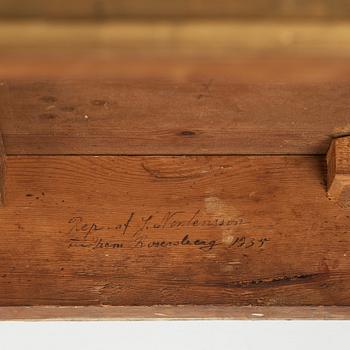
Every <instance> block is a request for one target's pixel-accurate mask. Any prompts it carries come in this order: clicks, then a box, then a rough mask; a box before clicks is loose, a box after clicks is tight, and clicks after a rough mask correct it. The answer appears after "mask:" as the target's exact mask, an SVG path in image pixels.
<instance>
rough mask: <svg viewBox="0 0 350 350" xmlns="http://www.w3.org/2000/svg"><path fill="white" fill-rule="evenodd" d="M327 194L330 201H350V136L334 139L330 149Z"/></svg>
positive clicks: (328, 154)
mask: <svg viewBox="0 0 350 350" xmlns="http://www.w3.org/2000/svg"><path fill="white" fill-rule="evenodd" d="M327 192H328V196H329V198H330V199H334V200H337V201H340V200H342V201H344V200H345V201H350V136H345V137H339V138H335V139H333V140H332V143H331V145H330V147H329V150H328V153H327Z"/></svg>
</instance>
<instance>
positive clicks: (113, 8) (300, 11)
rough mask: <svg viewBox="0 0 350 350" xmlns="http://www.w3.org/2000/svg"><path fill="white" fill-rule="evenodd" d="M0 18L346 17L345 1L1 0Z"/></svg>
mask: <svg viewBox="0 0 350 350" xmlns="http://www.w3.org/2000/svg"><path fill="white" fill-rule="evenodd" d="M0 15H1V16H3V17H40V18H93V19H103V18H115V17H117V18H119V17H142V18H145V17H146V18H147V17H152V18H153V17H168V18H169V17H170V18H177V17H218V16H220V17H238V18H247V17H248V18H251V17H263V18H274V17H282V18H305V17H311V18H324V19H333V18H348V17H349V16H350V8H349V2H348V1H346V0H308V1H307V2H305V1H302V0H293V1H290V0H280V1H275V0H254V1H230V0H218V1H215V2H213V1H210V0H200V1H198V0H187V1H186V0H177V1H170V0H134V1H132V2H130V1H126V0H99V1H95V0H74V1H67V0H51V1H49V2H47V1H44V0H30V1H28V0H2V1H1V3H0Z"/></svg>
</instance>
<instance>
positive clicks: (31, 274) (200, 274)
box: [0, 156, 350, 317]
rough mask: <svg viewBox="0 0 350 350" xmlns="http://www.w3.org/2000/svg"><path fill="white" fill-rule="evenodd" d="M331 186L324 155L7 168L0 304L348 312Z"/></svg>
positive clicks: (58, 159) (341, 221)
mask: <svg viewBox="0 0 350 350" xmlns="http://www.w3.org/2000/svg"><path fill="white" fill-rule="evenodd" d="M325 177H326V169H325V159H324V157H320V156H265V157H259V156H192V157H190V156H182V157H181V156H178V157H170V156H167V157H156V156H154V157H151V156H148V157H147V156H125V157H122V156H102V157H98V156H95V157H93V156H10V157H8V159H7V182H6V193H7V199H6V206H5V207H3V208H1V209H0V222H1V244H0V305H1V306H3V307H5V306H6V307H9V306H13V307H15V306H18V307H22V306H50V305H51V306H69V307H72V306H83V307H84V306H101V305H104V306H106V305H107V306H108V305H110V306H142V307H145V306H154V305H173V306H176V305H199V306H200V305H221V306H229V307H231V311H232V312H233V313H232V317H234V314H235V311H233V310H232V307H234V306H248V305H253V306H273V307H277V308H278V307H282V308H283V307H287V306H290V307H292V306H293V307H296V308H298V307H304V306H307V307H320V306H321V307H324V306H332V307H334V306H337V307H345V309H344V312H345V314H346V311H345V310H347V309H346V307H347V306H349V304H350V296H349V293H348V290H349V286H350V275H349V267H350V266H349V254H350V252H349V237H348V231H349V225H350V221H349V220H350V212H349V209H348V208H349V203H347V202H345V203H339V202H334V201H331V200H329V198H328V197H327V194H326V183H325ZM8 310H10V311H9V312H10V313H5V315H11V309H8ZM15 310H16V309H12V312H15ZM39 310H40V309H39ZM213 310H215V308H214V309H213ZM276 310H277V309H276ZM27 311H28V310H27ZM27 311H25V312H24V313H23V314H22V315H26V312H27ZM338 311H339V309H337V311H336V312H338ZM118 312H119V311H117V313H118ZM174 312H175V311H174ZM213 312H214V311H213ZM327 312H328V311H326V312H325V314H327ZM329 312H330V313H331V311H329ZM253 313H254V312H253ZM20 314H21V313H19V315H20ZM49 314H50V313H49ZM53 314H54V312H53V313H51V315H53ZM58 314H60V311H58ZM83 314H84V313H83ZM97 314H98V312H97ZM112 314H113V312H112ZM121 314H122V313H121ZM126 314H127V313H126ZM185 314H186V312H183V313H180V315H182V316H184V315H185ZM195 314H196V313H192V311H191V310H190V311H189V313H188V315H189V316H190V315H192V316H193V317H195ZM209 314H210V315H213V314H212V313H209ZM229 314H230V313H229V311H228V313H225V312H224V311H223V313H222V314H221V315H223V316H224V315H229ZM277 314H278V312H277V311H276V313H275V314H272V315H277ZM13 315H14V314H13ZM27 315H28V314H27ZM34 315H35V309H34ZM37 315H40V312H39V314H37ZM45 315H48V314H45V312H43V313H42V317H44V316H45ZM67 315H68V316H69V315H72V316H74V315H76V316H77V314H76V313H71V309H70V311H69V312H68V313H67ZM106 315H107V314H106ZM114 315H115V314H114ZM173 315H175V313H174V314H173ZM242 315H243V314H242ZM281 315H286V314H285V311H283V312H282V313H281ZM305 315H306V314H305ZM309 315H312V313H311V314H309ZM314 315H318V316H320V313H318V312H315V314H314ZM4 317H5V316H4ZM271 317H272V316H271ZM310 317H311V316H310ZM315 317H317V316H315ZM337 317H338V316H337Z"/></svg>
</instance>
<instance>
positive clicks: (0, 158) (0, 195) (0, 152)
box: [0, 133, 6, 207]
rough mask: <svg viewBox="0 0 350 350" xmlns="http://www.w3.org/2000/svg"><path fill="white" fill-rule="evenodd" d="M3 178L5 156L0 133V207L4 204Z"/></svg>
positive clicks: (4, 173) (4, 175)
mask: <svg viewBox="0 0 350 350" xmlns="http://www.w3.org/2000/svg"><path fill="white" fill-rule="evenodd" d="M5 177H6V154H5V147H4V143H3V140H2V135H1V133H0V207H2V206H4V204H5Z"/></svg>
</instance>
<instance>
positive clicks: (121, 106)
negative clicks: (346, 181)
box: [0, 78, 350, 155]
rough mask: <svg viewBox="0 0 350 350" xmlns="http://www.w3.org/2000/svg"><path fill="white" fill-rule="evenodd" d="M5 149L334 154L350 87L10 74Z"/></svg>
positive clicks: (4, 100) (2, 107) (3, 106)
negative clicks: (333, 144) (31, 77)
mask: <svg viewBox="0 0 350 350" xmlns="http://www.w3.org/2000/svg"><path fill="white" fill-rule="evenodd" d="M1 85H2V86H0V122H1V128H2V132H3V136H4V143H5V148H6V153H7V154H8V155H19V154H42V155H44V154H113V155H118V154H126V155H128V154H129V155H135V154H142V155H152V154H154V155H164V154H175V155H178V154H325V153H326V152H327V149H328V147H329V144H330V141H331V139H332V137H335V136H341V135H347V134H349V132H350V123H349V117H348V115H349V113H350V107H349V103H348V101H349V97H350V85H349V83H347V82H343V83H328V84H327V83H323V84H314V83H310V84H308V83H304V84H292V83H290V84H287V83H285V84H283V83H272V84H266V83H265V84H262V83H256V84H242V83H237V84H236V83H234V82H232V81H230V80H229V81H225V80H224V81H223V80H221V81H219V80H215V78H212V79H206V80H192V81H185V82H176V81H172V80H170V81H169V80H165V79H158V80H152V79H137V80H135V79H126V80H122V79H120V80H99V79H92V80H67V81H63V80H45V81H18V80H13V81H12V80H11V81H8V82H6V81H3V82H2V84H1Z"/></svg>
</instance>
